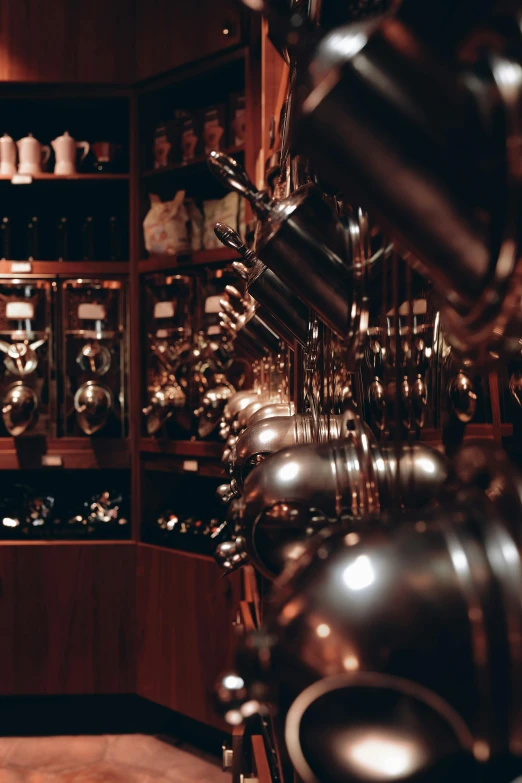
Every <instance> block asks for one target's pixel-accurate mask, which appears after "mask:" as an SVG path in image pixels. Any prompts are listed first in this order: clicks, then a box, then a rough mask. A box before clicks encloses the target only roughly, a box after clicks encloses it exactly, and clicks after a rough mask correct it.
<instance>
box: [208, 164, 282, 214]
mask: <svg viewBox="0 0 522 783" xmlns="http://www.w3.org/2000/svg"><path fill="white" fill-rule="evenodd" d="M207 161H208V167H209V169H210V171H211V172H212V174H213V175H214V176H215V177H216V179H217V180H218V181H219V182H221V184H222V185H224V186H225V187H226V188H227V189H228V190H235V192H236V193H239V195H240V196H243V198H246V199H247V201H249V202H250V204H251V206H252V209H253V210H254V212H256V213H257V215H258V217H263V216H265V215H267V214H268V213H269V211H270V207H269V206H268V203H267V202H268V197H267V196H266V195H265V194H264V193H260V191H259V190H257V188H256V187H255V185H254V184H253V182H252V181H251V179H250V177H249V176H248V174H247V173H246V171H245V169H244V168H243V166H241V165H240V164H239V163H238V162H237V160H234V158H231V157H230V156H229V155H225V153H224V152H219V151H218V150H212V152H211V153H210V154H209V156H208V158H207Z"/></svg>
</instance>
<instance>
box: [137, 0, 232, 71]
mask: <svg viewBox="0 0 522 783" xmlns="http://www.w3.org/2000/svg"><path fill="white" fill-rule="evenodd" d="M240 42H241V11H240V4H239V3H238V2H237V0H220V2H215V0H191V1H190V2H187V3H174V2H172V0H137V2H136V77H137V79H138V80H142V79H148V78H150V77H151V76H156V75H157V74H159V73H162V72H163V71H167V70H169V69H170V68H177V67H178V66H180V65H184V64H185V63H189V62H193V61H194V60H199V59H202V58H203V57H208V56H209V55H212V54H216V53H217V52H219V51H221V50H222V49H226V48H228V47H231V46H235V45H237V44H239V43H240Z"/></svg>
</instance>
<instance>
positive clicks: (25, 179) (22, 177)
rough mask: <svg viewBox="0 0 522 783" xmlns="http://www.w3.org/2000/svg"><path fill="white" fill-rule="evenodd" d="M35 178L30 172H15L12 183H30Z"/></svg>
mask: <svg viewBox="0 0 522 783" xmlns="http://www.w3.org/2000/svg"><path fill="white" fill-rule="evenodd" d="M32 181H33V178H32V176H31V175H30V174H13V176H12V177H11V185H30V184H31V182H32Z"/></svg>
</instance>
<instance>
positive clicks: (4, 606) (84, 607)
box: [0, 542, 136, 696]
mask: <svg viewBox="0 0 522 783" xmlns="http://www.w3.org/2000/svg"><path fill="white" fill-rule="evenodd" d="M135 550H136V547H135V545H134V544H133V543H131V542H122V543H83V542H82V543H78V544H76V543H74V544H72V543H62V544H60V543H36V544H29V543H28V544H25V543H24V544H20V543H16V544H2V545H0V694H2V695H17V696H20V695H56V694H112V693H132V692H134V679H135V668H134V622H135V592H134V574H135Z"/></svg>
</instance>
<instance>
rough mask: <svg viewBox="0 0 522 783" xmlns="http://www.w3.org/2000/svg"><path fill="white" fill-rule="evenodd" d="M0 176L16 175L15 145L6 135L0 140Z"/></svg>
mask: <svg viewBox="0 0 522 783" xmlns="http://www.w3.org/2000/svg"><path fill="white" fill-rule="evenodd" d="M0 174H4V175H5V174H7V175H8V176H9V177H12V176H13V174H16V144H15V143H14V141H13V140H12V138H11V137H10V136H8V135H7V133H4V135H3V136H2V137H1V138H0Z"/></svg>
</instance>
